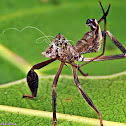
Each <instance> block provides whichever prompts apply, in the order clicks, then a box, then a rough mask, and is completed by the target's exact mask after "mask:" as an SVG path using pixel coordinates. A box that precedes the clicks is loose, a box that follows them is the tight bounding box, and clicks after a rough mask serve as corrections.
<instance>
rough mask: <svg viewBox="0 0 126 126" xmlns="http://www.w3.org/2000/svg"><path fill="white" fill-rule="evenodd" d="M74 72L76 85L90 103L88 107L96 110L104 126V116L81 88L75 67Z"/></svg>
mask: <svg viewBox="0 0 126 126" xmlns="http://www.w3.org/2000/svg"><path fill="white" fill-rule="evenodd" d="M72 71H73V76H74V81H75V84H76V86H77V88H78V90H79V91H80V93H81V95H82V96H83V98H84V100H85V101H86V102H87V103H88V105H89V106H90V107H91V108H92V109H94V111H95V112H96V113H97V114H98V115H99V118H100V125H101V126H103V122H102V115H101V113H100V112H99V111H98V109H97V108H96V107H95V105H94V104H93V102H92V101H91V99H90V98H89V97H88V95H87V94H86V93H85V92H84V91H83V89H82V88H81V85H80V82H79V79H78V76H77V73H76V68H75V67H74V66H72Z"/></svg>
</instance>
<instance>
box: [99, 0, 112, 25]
mask: <svg viewBox="0 0 126 126" xmlns="http://www.w3.org/2000/svg"><path fill="white" fill-rule="evenodd" d="M99 3H100V6H101V8H102V11H103V16H102V17H101V19H99V21H98V24H99V23H100V22H101V21H102V20H104V19H105V18H106V17H107V15H108V12H109V9H110V6H111V4H109V7H108V9H107V11H106V12H105V11H104V8H103V6H102V4H101V1H99Z"/></svg>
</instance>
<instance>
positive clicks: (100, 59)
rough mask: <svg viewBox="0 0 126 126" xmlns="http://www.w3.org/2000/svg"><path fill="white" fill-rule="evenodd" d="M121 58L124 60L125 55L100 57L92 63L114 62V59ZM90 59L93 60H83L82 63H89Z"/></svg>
mask: <svg viewBox="0 0 126 126" xmlns="http://www.w3.org/2000/svg"><path fill="white" fill-rule="evenodd" d="M123 58H126V54H125V55H124V54H118V55H112V56H102V57H99V58H97V59H96V60H94V61H104V60H114V59H123ZM92 59H93V58H84V61H90V60H92Z"/></svg>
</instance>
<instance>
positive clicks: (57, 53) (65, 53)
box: [42, 33, 79, 61]
mask: <svg viewBox="0 0 126 126" xmlns="http://www.w3.org/2000/svg"><path fill="white" fill-rule="evenodd" d="M42 54H43V55H44V56H45V57H47V58H56V57H59V58H60V59H62V60H68V61H72V60H75V59H76V58H78V57H79V53H77V51H76V50H75V49H74V47H73V46H72V45H71V44H70V43H69V42H68V41H67V39H66V38H65V37H64V36H63V35H61V34H60V33H59V34H58V35H57V36H56V37H55V38H54V39H53V41H52V44H51V46H50V47H48V48H47V49H46V51H45V52H43V53H42Z"/></svg>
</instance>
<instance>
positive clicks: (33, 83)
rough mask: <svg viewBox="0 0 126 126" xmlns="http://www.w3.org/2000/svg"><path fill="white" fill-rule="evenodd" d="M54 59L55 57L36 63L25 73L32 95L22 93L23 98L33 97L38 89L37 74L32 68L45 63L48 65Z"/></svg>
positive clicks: (38, 67) (37, 67) (40, 66)
mask: <svg viewBox="0 0 126 126" xmlns="http://www.w3.org/2000/svg"><path fill="white" fill-rule="evenodd" d="M55 60H56V58H55V59H49V60H47V61H44V62H41V63H38V64H36V65H34V66H33V67H32V68H31V70H30V71H29V72H28V74H27V83H28V86H29V88H30V90H31V93H32V95H23V98H25V97H29V98H35V97H36V95H37V89H38V75H37V73H36V72H35V71H34V69H40V68H42V67H44V66H46V65H48V64H49V63H52V62H54V61H55Z"/></svg>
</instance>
